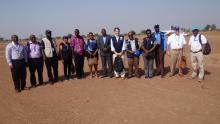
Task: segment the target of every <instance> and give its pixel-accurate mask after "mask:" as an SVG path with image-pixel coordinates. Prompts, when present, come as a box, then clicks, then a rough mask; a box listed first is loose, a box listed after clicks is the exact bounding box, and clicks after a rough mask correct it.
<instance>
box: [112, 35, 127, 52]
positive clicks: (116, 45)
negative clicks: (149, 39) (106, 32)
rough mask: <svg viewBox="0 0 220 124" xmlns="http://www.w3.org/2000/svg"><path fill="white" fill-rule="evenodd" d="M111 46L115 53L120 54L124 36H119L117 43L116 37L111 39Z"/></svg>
mask: <svg viewBox="0 0 220 124" xmlns="http://www.w3.org/2000/svg"><path fill="white" fill-rule="evenodd" d="M112 42H113V46H114V48H115V51H116V52H117V53H120V52H121V51H122V47H123V43H124V36H119V39H118V41H117V39H116V37H115V36H113V37H112Z"/></svg>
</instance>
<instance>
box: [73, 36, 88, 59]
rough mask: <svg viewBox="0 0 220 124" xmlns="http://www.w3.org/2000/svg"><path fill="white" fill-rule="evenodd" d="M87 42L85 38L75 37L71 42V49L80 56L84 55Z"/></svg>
mask: <svg viewBox="0 0 220 124" xmlns="http://www.w3.org/2000/svg"><path fill="white" fill-rule="evenodd" d="M84 45H85V41H84V39H83V37H81V36H80V37H73V38H72V41H71V47H72V49H73V52H74V53H75V54H78V55H83V52H84Z"/></svg>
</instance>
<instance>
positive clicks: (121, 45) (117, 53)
mask: <svg viewBox="0 0 220 124" xmlns="http://www.w3.org/2000/svg"><path fill="white" fill-rule="evenodd" d="M114 33H115V35H114V36H112V38H111V51H112V52H113V62H114V63H115V59H116V57H118V58H121V59H122V61H123V66H124V65H125V64H124V63H125V62H124V61H125V56H124V53H125V50H126V43H125V38H124V36H122V35H121V34H120V29H119V28H118V27H116V28H114ZM114 73H115V77H116V78H119V76H121V78H122V79H125V69H124V67H123V70H122V71H121V72H117V71H116V70H115V69H114Z"/></svg>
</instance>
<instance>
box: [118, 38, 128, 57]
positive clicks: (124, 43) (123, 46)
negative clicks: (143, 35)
mask: <svg viewBox="0 0 220 124" xmlns="http://www.w3.org/2000/svg"><path fill="white" fill-rule="evenodd" d="M126 46H127V45H126V41H125V40H124V41H123V45H122V50H121V52H120V53H119V55H120V56H122V55H123V54H124V52H125V51H126V49H127V47H126Z"/></svg>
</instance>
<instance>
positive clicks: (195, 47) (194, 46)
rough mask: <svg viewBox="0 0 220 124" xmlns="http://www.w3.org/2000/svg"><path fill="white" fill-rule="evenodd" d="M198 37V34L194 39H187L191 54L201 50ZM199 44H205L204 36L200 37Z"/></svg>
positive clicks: (192, 37)
mask: <svg viewBox="0 0 220 124" xmlns="http://www.w3.org/2000/svg"><path fill="white" fill-rule="evenodd" d="M199 36H200V34H198V35H197V36H196V37H195V36H194V35H193V36H191V37H190V39H189V45H190V50H191V51H192V52H198V51H200V50H202V45H201V43H200V42H199ZM201 42H202V44H206V43H207V39H206V37H205V36H204V35H201Z"/></svg>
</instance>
